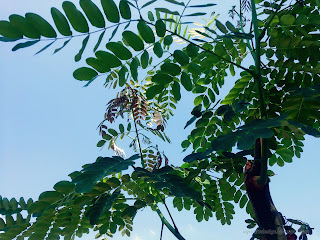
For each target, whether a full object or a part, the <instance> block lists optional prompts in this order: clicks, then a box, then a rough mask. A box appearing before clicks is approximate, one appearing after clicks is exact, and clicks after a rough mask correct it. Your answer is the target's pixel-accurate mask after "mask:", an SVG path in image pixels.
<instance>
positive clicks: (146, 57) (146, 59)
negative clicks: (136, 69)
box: [140, 51, 149, 69]
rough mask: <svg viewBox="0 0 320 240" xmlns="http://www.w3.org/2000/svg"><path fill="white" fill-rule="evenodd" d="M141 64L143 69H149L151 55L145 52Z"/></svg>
mask: <svg viewBox="0 0 320 240" xmlns="http://www.w3.org/2000/svg"><path fill="white" fill-rule="evenodd" d="M140 62H141V67H142V68H143V69H146V68H147V67H148V65H149V53H148V51H144V52H143V53H142V55H141V59H140Z"/></svg>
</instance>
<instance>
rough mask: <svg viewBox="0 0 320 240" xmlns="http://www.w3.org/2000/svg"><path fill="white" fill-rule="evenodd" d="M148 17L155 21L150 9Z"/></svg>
mask: <svg viewBox="0 0 320 240" xmlns="http://www.w3.org/2000/svg"><path fill="white" fill-rule="evenodd" d="M148 19H149V20H150V21H151V22H153V21H154V16H153V13H152V12H151V11H148Z"/></svg>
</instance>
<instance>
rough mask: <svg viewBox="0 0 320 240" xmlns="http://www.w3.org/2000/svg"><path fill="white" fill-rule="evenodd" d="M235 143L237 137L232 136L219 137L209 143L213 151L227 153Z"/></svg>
mask: <svg viewBox="0 0 320 240" xmlns="http://www.w3.org/2000/svg"><path fill="white" fill-rule="evenodd" d="M236 141H237V137H235V136H234V135H231V134H230V135H221V136H219V137H217V138H215V139H213V141H212V142H211V147H212V149H213V150H214V151H228V150H229V149H231V148H232V147H233V146H234V145H235V144H236Z"/></svg>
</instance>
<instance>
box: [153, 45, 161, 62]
mask: <svg viewBox="0 0 320 240" xmlns="http://www.w3.org/2000/svg"><path fill="white" fill-rule="evenodd" d="M153 52H154V53H155V54H156V55H157V57H158V58H161V57H162V55H163V49H162V47H161V44H160V43H159V42H156V43H155V44H154V46H153Z"/></svg>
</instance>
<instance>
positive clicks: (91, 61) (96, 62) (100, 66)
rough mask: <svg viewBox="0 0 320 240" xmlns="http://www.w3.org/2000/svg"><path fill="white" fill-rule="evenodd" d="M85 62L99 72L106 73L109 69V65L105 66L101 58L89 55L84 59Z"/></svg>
mask: <svg viewBox="0 0 320 240" xmlns="http://www.w3.org/2000/svg"><path fill="white" fill-rule="evenodd" d="M86 63H87V64H88V65H89V66H91V67H93V68H94V69H95V70H97V71H98V72H100V73H106V72H109V71H110V67H108V66H106V64H105V63H104V62H103V61H102V60H101V59H97V58H92V57H90V58H87V59H86Z"/></svg>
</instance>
